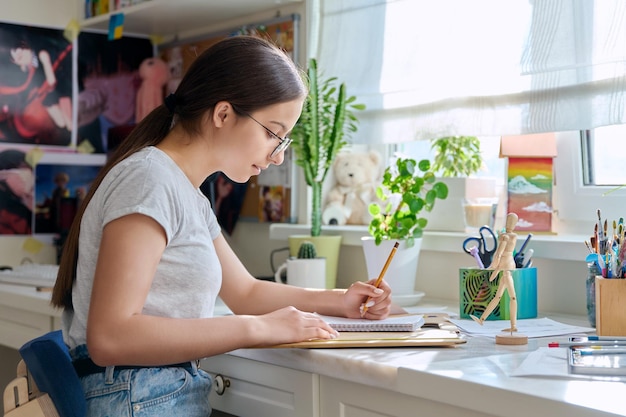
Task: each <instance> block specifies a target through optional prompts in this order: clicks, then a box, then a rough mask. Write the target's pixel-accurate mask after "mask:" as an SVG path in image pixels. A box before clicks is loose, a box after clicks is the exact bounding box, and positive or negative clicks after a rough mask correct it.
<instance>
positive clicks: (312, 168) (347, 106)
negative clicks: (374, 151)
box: [289, 58, 365, 288]
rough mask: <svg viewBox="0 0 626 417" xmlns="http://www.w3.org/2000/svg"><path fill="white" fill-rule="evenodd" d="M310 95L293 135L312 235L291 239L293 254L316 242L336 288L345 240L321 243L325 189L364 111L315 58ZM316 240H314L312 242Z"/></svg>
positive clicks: (311, 63) (311, 66)
mask: <svg viewBox="0 0 626 417" xmlns="http://www.w3.org/2000/svg"><path fill="white" fill-rule="evenodd" d="M307 75H308V83H309V95H308V97H307V99H306V101H305V103H304V106H303V109H302V114H301V115H300V118H299V119H298V122H297V123H296V125H295V126H294V128H293V130H292V131H291V135H290V137H291V139H292V140H293V142H292V147H293V150H294V153H295V163H296V165H298V166H300V167H301V168H302V170H303V173H304V179H305V181H306V184H307V185H308V186H309V187H311V233H310V236H294V237H292V238H290V243H289V247H290V253H291V255H292V256H295V254H296V252H297V250H298V248H299V246H300V243H301V242H302V240H313V243H314V244H315V246H316V249H317V253H318V254H319V255H320V256H323V257H325V258H326V267H327V285H328V287H329V288H332V287H334V283H335V279H336V269H337V259H338V257H339V247H340V244H341V236H328V238H332V239H333V240H335V241H336V242H334V243H330V242H325V243H317V242H316V240H319V239H320V238H323V236H320V235H321V231H322V186H323V184H324V180H325V179H326V175H327V174H328V171H329V170H330V169H331V167H332V164H333V161H334V159H335V157H336V156H337V154H338V153H339V151H340V150H341V149H342V148H343V147H344V146H345V145H346V144H347V139H348V138H349V136H350V135H351V134H353V133H354V132H356V131H357V125H358V119H357V118H356V116H355V115H354V111H356V110H363V109H365V106H364V105H363V104H358V103H356V97H355V96H350V95H348V93H347V89H346V85H345V83H343V82H339V80H338V79H337V77H327V78H326V77H323V74H321V72H320V71H319V69H318V65H317V60H316V59H315V58H311V59H310V60H309V62H308V68H307ZM311 238H313V239H311Z"/></svg>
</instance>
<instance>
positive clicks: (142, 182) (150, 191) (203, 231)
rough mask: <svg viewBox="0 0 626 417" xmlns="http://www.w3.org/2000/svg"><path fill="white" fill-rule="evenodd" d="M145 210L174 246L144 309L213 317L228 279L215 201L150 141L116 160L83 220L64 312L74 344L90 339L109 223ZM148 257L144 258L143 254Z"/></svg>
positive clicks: (165, 255)
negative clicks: (220, 255)
mask: <svg viewBox="0 0 626 417" xmlns="http://www.w3.org/2000/svg"><path fill="white" fill-rule="evenodd" d="M132 213H140V214H143V215H146V216H149V217H151V218H152V219H154V220H155V221H156V222H158V223H159V224H160V225H161V226H162V227H163V230H165V233H166V235H167V246H166V248H165V251H164V252H163V254H162V256H161V260H160V262H159V264H158V266H157V270H156V273H155V275H154V279H153V281H152V286H151V287H150V292H149V294H148V297H147V299H146V302H145V304H144V307H143V314H146V315H151V316H160V317H172V318H202V317H211V316H212V315H213V309H214V307H215V299H216V298H217V295H218V293H219V290H220V287H221V284H222V268H221V265H220V262H219V259H218V258H217V254H216V253H215V247H214V246H213V239H215V238H216V237H217V236H218V235H219V233H220V228H219V225H218V223H217V219H216V217H215V214H214V213H213V210H212V209H211V205H210V203H209V200H208V199H207V198H206V197H205V196H204V195H203V194H202V193H201V191H200V190H199V189H197V188H194V187H193V185H192V184H191V182H189V180H188V179H187V177H186V176H185V174H184V173H183V171H182V170H181V169H180V168H179V167H178V166H177V165H176V164H175V163H174V161H173V160H172V159H171V158H170V157H169V156H168V155H167V154H165V153H164V152H162V151H161V150H159V149H157V148H155V147H147V148H145V149H143V150H141V151H139V152H137V153H135V154H134V155H132V156H130V157H129V158H127V159H126V160H124V161H122V162H121V163H119V164H117V165H116V166H115V167H113V169H111V171H110V172H109V173H108V174H107V176H106V177H105V178H104V181H103V182H102V184H101V185H100V186H99V187H98V190H97V191H96V193H95V194H94V196H93V198H92V200H91V201H90V202H89V205H88V207H87V209H86V210H85V214H84V215H83V218H82V221H81V227H80V239H79V258H78V266H77V273H76V282H75V284H74V288H73V290H72V302H73V304H74V311H73V312H72V311H67V310H66V311H65V312H64V315H63V334H64V336H65V342H66V343H67V344H68V345H69V347H70V348H74V347H76V346H78V345H81V344H85V343H86V338H87V335H86V331H87V314H88V311H89V300H90V297H91V289H92V286H93V278H94V272H95V268H96V262H97V259H98V250H99V247H100V240H101V238H102V230H103V228H104V226H105V225H106V224H107V223H109V222H111V221H113V220H115V219H118V218H120V217H123V216H126V215H129V214H132ZM137 262H141V259H137Z"/></svg>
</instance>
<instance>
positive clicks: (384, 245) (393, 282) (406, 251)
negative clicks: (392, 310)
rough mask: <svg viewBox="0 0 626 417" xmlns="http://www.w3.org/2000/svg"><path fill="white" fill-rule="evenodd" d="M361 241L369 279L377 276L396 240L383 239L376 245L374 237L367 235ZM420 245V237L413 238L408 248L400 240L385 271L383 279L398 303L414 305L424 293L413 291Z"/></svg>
mask: <svg viewBox="0 0 626 417" xmlns="http://www.w3.org/2000/svg"><path fill="white" fill-rule="evenodd" d="M361 242H362V244H363V253H364V255H365V263H366V266H367V274H368V275H369V278H370V279H372V278H378V275H379V274H380V272H381V270H382V269H383V266H384V265H385V262H386V261H387V258H388V257H389V254H390V253H391V249H392V248H393V245H394V244H395V243H396V241H395V240H383V241H382V242H381V244H380V245H379V246H376V243H375V241H374V238H373V237H370V236H367V237H363V238H361ZM421 247H422V239H415V245H413V246H412V247H410V248H407V247H406V243H405V242H404V241H400V245H399V246H398V250H397V251H396V254H395V255H394V257H393V259H392V260H391V263H390V264H389V267H388V268H387V272H386V273H385V276H384V279H385V281H387V283H388V284H389V286H390V287H391V290H392V299H393V301H394V302H395V303H396V304H398V305H414V304H416V303H417V301H419V299H418V296H419V298H421V296H423V295H424V294H423V293H416V292H415V276H416V274H417V264H418V261H419V253H420V249H421ZM407 303H408V304H407Z"/></svg>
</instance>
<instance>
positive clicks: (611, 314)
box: [596, 276, 626, 336]
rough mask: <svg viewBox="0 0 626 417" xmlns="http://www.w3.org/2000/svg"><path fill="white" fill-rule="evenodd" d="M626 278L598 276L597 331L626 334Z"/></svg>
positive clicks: (599, 334) (605, 334)
mask: <svg viewBox="0 0 626 417" xmlns="http://www.w3.org/2000/svg"><path fill="white" fill-rule="evenodd" d="M625 305H626V279H618V278H613V279H607V278H603V277H601V276H596V333H597V334H598V336H626V307H625Z"/></svg>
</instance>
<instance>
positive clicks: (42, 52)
mask: <svg viewBox="0 0 626 417" xmlns="http://www.w3.org/2000/svg"><path fill="white" fill-rule="evenodd" d="M72 48H73V45H72V43H70V42H69V41H68V40H67V39H66V38H65V37H64V36H63V30H58V29H47V28H39V27H31V26H23V25H14V24H8V23H0V55H1V56H0V143H23V144H33V145H51V146H64V147H66V146H69V145H70V144H71V139H72V133H71V130H72V97H73V94H72V93H73V91H72V86H73V84H72Z"/></svg>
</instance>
